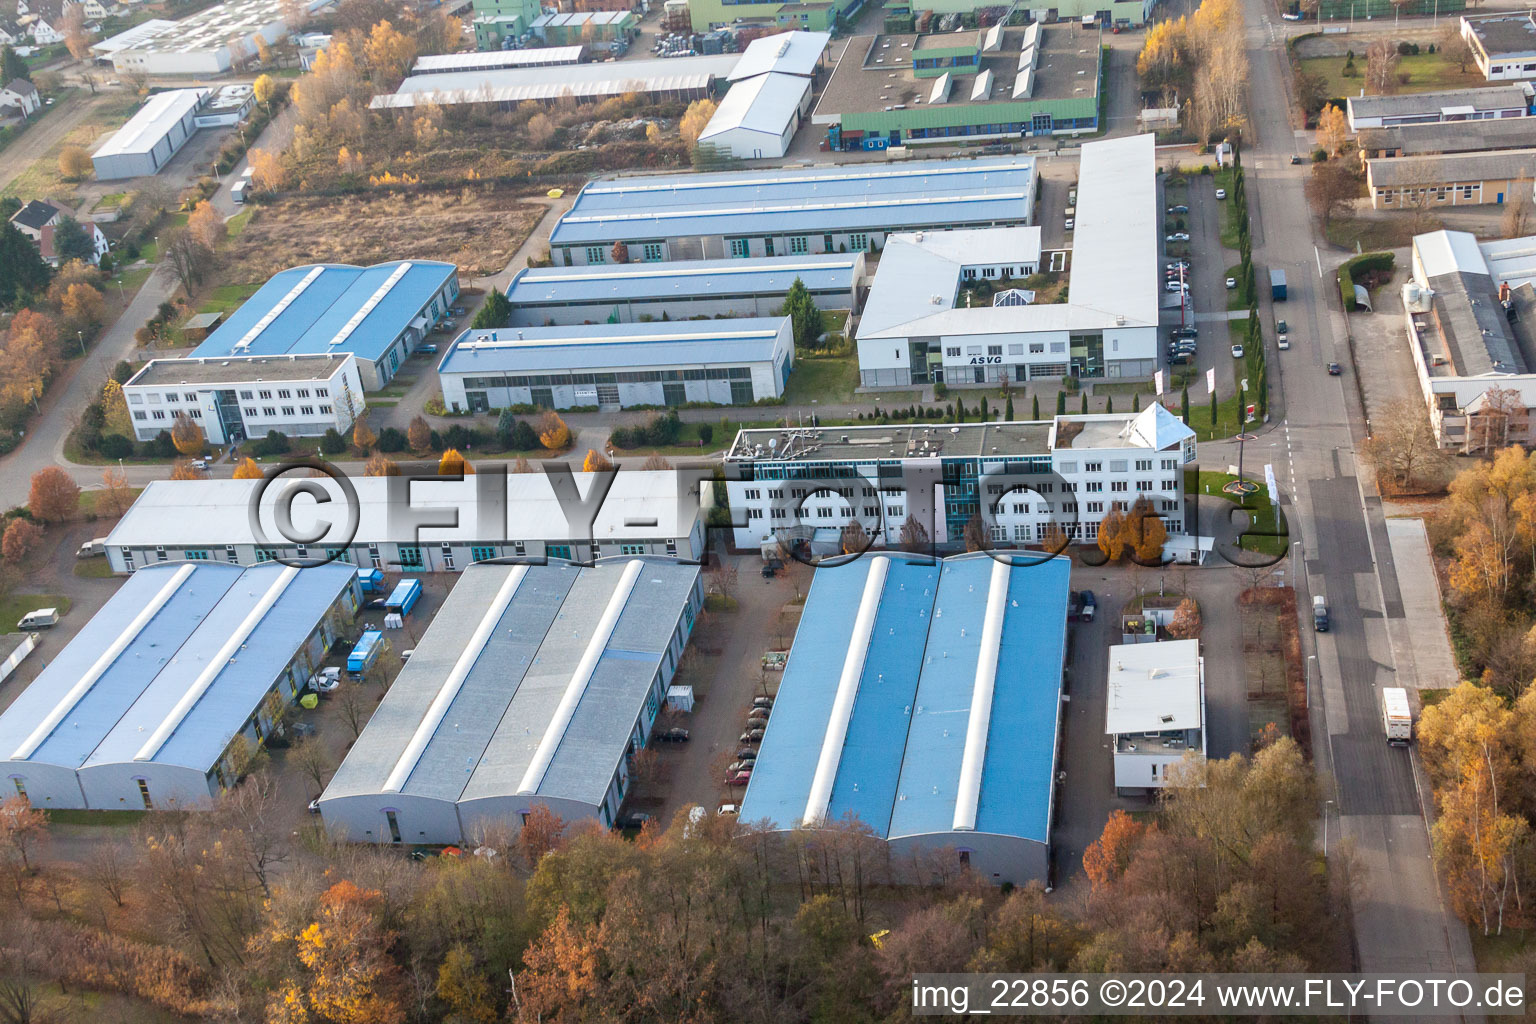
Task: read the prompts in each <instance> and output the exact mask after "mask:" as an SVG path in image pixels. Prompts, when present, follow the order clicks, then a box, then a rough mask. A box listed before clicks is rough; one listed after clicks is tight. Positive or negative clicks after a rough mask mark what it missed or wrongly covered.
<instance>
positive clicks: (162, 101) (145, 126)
mask: <svg viewBox="0 0 1536 1024" xmlns="http://www.w3.org/2000/svg"><path fill="white" fill-rule="evenodd" d="M211 91H212V90H210V89H172V90H170V91H169V92H157V93H155V94H154V95H153V96H151V97H150V98H149V99H148V100H146V101H145V102H144V105H143V106H142V107H140V108H139V109H138V112H137V113H136V114H134V115H133V116H132V117H130V118H129V119H128V123H127V124H125V125H123V126H122V127H121V128H119V129H118V130H117V131H116V132H114V133H113V134H112V137H111V138H109V139H108V140H107V141H106V142H103V143H102V144H101V147H100V148H99V149H97V150H96V152H95V153H93V154H91V155H92V156H97V157H103V156H123V155H125V154H138V153H148V152H149V151H150V150H152V149H154V148H155V146H156V145H158V144H159V142H160V140H161V139H163V138H165V136H166V133H167V132H169V131H170V130H171V128H172V127H173V126H174V125H175V124H176V123H177V122H178V121H180V120H181V119H182V118H184V117H186V116H187V115H188V114H190V113H191V112H192V111H194V110H196V109H197V108H198V105H199V104H201V103H202V102H203V97H205V96H207V95H208V94H209V92H211Z"/></svg>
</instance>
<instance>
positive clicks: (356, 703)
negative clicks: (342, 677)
mask: <svg viewBox="0 0 1536 1024" xmlns="http://www.w3.org/2000/svg"><path fill="white" fill-rule="evenodd" d="M336 708H337V710H338V711H340V712H341V720H342V721H343V722H345V723H347V728H348V729H350V730H352V738H353V739H354V740H355V739H357V738H358V737H359V736H361V735H362V733H363V726H365V725H367V724H368V705H367V702H366V701H365V700H364V699H363V688H362V686H360V685H359V684H357V683H342V684H341V688H340V689H339V690H338V691H337V694H336Z"/></svg>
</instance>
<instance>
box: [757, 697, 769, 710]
mask: <svg viewBox="0 0 1536 1024" xmlns="http://www.w3.org/2000/svg"><path fill="white" fill-rule="evenodd" d="M752 706H753V707H755V708H771V707H773V698H772V697H753V698H752Z"/></svg>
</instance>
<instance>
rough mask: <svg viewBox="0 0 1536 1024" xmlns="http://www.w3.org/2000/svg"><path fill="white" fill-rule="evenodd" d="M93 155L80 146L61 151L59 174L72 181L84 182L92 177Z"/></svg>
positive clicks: (66, 147)
mask: <svg viewBox="0 0 1536 1024" xmlns="http://www.w3.org/2000/svg"><path fill="white" fill-rule="evenodd" d="M92 166H93V165H92V163H91V154H89V153H87V152H86V151H85V150H84V149H82V148H80V147H79V146H65V147H64V148H63V149H61V150H59V173H60V174H62V175H63V176H64V177H66V178H68V179H69V180H70V181H84V180H85V179H87V178H89V177H90V176H91V168H92Z"/></svg>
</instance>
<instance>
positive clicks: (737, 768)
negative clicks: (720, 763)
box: [725, 760, 757, 775]
mask: <svg viewBox="0 0 1536 1024" xmlns="http://www.w3.org/2000/svg"><path fill="white" fill-rule="evenodd" d="M756 763H757V762H756V761H755V760H754V761H734V762H732V763H731V766H730V767H729V768H727V769H726V770H725V773H726V774H727V775H734V774H735V773H737V772H749V771H751V770H752V766H753V765H754V764H756Z"/></svg>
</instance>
